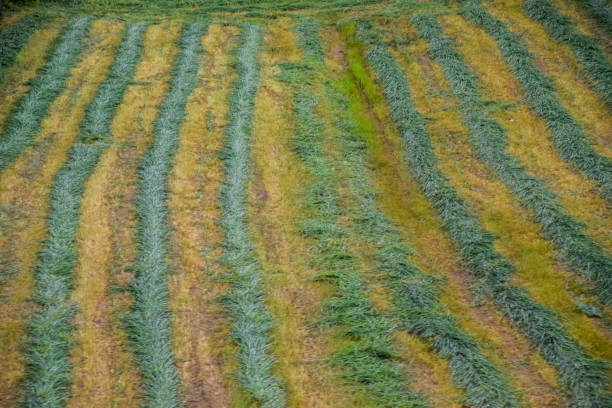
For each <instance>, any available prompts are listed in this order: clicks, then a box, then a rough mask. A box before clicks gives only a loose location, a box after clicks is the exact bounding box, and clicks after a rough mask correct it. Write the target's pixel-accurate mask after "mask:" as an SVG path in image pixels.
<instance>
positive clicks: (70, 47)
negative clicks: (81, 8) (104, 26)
mask: <svg viewBox="0 0 612 408" xmlns="http://www.w3.org/2000/svg"><path fill="white" fill-rule="evenodd" d="M90 24H91V18H90V17H83V16H79V17H72V18H71V19H70V20H69V21H68V24H67V25H66V27H65V28H64V30H63V31H62V33H61V34H60V36H59V37H58V38H57V40H56V41H55V45H54V46H53V47H52V48H51V50H50V51H49V53H48V55H47V62H46V63H45V65H44V66H43V67H41V68H40V69H39V70H38V75H37V76H36V78H34V80H33V81H32V85H31V86H30V89H28V91H27V93H26V94H25V95H24V96H23V97H22V98H21V99H20V100H19V102H17V105H16V106H15V107H14V109H13V111H12V112H11V115H10V116H9V117H8V118H7V119H6V121H5V123H4V128H3V129H2V135H1V136H0V171H2V170H3V169H4V168H5V167H6V166H8V165H9V164H10V163H11V162H13V161H14V160H15V159H16V158H17V157H18V156H19V154H20V153H21V152H22V151H23V149H25V148H26V147H27V146H29V145H30V144H31V143H32V140H33V139H34V138H35V137H36V134H37V133H38V131H39V130H40V124H41V122H42V120H43V119H44V117H45V116H46V114H47V112H48V110H49V105H51V102H53V100H54V99H55V98H56V97H57V96H58V95H59V94H60V93H61V91H62V90H63V89H64V88H65V86H66V79H67V78H68V76H69V75H70V68H72V67H73V66H74V64H75V63H76V62H77V55H78V54H79V52H81V50H82V49H83V45H84V41H83V39H84V38H85V36H86V34H87V32H88V30H89V26H90Z"/></svg>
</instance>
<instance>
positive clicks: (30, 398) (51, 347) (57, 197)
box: [23, 25, 143, 407]
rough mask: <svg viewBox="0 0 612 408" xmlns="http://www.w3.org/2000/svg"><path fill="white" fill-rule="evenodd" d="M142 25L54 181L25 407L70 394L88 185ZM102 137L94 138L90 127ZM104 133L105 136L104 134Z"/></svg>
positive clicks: (55, 402) (56, 402) (130, 31)
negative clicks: (75, 288)
mask: <svg viewBox="0 0 612 408" xmlns="http://www.w3.org/2000/svg"><path fill="white" fill-rule="evenodd" d="M142 31H143V26H140V25H133V26H129V27H128V28H127V29H126V31H125V35H124V38H123V42H122V43H121V45H120V46H119V47H118V49H117V53H116V57H115V60H114V61H113V64H112V65H111V67H110V70H109V74H108V79H107V80H106V81H105V82H103V83H102V84H101V85H100V86H99V88H98V90H97V92H96V95H95V97H94V99H93V101H92V102H91V103H90V104H89V106H88V107H87V109H86V116H85V119H84V121H83V123H82V126H81V131H80V134H79V139H78V143H77V144H75V145H74V146H73V147H72V149H71V150H70V152H69V154H68V160H67V162H66V163H65V164H64V166H63V167H62V168H61V169H60V170H59V172H58V173H57V175H56V176H55V180H54V181H53V185H52V188H51V194H50V212H49V220H48V236H47V238H46V240H45V242H44V243H43V249H42V251H41V253H40V263H39V265H38V267H37V269H36V279H37V282H36V290H35V295H34V300H35V301H36V303H37V304H38V305H39V306H40V310H39V311H37V312H36V313H35V314H34V315H33V316H32V318H31V320H30V324H29V326H28V341H27V359H28V369H27V373H26V381H25V390H26V391H25V397H24V402H23V404H24V406H29V407H30V406H32V407H33V406H49V407H54V406H62V405H63V404H64V402H65V400H66V399H67V398H68V396H69V393H68V388H69V375H70V370H71V365H70V362H69V360H68V352H69V347H70V334H71V332H72V329H73V325H72V322H71V319H72V317H73V315H74V313H75V305H74V303H73V302H72V301H71V300H70V293H71V289H72V274H73V269H74V265H75V263H76V258H77V253H76V250H75V248H74V240H75V234H76V229H77V227H78V220H79V210H80V205H81V196H82V193H83V190H84V184H85V181H86V180H87V178H88V177H89V175H90V174H91V172H92V171H93V169H94V168H95V166H96V164H97V162H98V159H99V155H100V152H101V150H102V149H103V148H104V146H105V144H106V143H104V142H107V140H108V129H109V126H110V122H111V119H112V114H113V112H114V108H115V107H116V104H117V102H119V101H120V100H121V97H122V95H123V91H124V90H125V86H126V85H127V81H128V79H127V78H125V77H123V75H126V74H127V75H128V78H129V77H131V75H130V74H131V71H133V67H134V66H135V64H136V61H137V59H138V55H139V54H138V52H137V50H138V47H139V44H140V40H141V37H142ZM94 131H95V132H99V133H96V135H97V137H98V138H104V142H102V141H100V140H99V139H98V141H97V142H96V141H92V140H91V132H94ZM101 135H104V136H101Z"/></svg>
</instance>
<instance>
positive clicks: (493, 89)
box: [440, 16, 612, 251]
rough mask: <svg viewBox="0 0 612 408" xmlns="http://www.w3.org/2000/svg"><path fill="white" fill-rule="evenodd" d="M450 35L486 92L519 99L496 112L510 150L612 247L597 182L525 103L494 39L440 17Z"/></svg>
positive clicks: (610, 221) (504, 99)
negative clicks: (570, 160) (565, 156)
mask: <svg viewBox="0 0 612 408" xmlns="http://www.w3.org/2000/svg"><path fill="white" fill-rule="evenodd" d="M440 22H441V23H442V24H443V26H444V31H445V34H446V35H448V36H450V37H451V38H454V39H455V40H456V45H457V51H458V52H459V53H460V54H461V55H462V57H463V60H464V61H465V62H466V64H468V65H469V67H470V68H471V70H472V72H474V73H475V74H476V75H477V77H478V80H479V83H480V85H481V89H482V91H483V96H484V97H485V98H486V99H488V100H492V101H497V102H505V103H512V104H514V106H513V107H511V108H508V109H501V110H499V111H497V112H494V113H493V114H492V115H491V117H492V118H493V119H495V120H497V121H499V122H500V124H501V125H502V126H503V127H504V128H505V129H506V134H507V138H508V147H507V151H508V153H510V154H513V155H514V156H515V157H516V158H518V159H519V161H520V163H521V164H522V165H523V166H525V168H526V169H527V170H528V171H529V172H530V173H532V174H533V175H534V176H536V177H540V178H542V179H544V180H546V181H547V182H548V183H549V186H550V187H551V189H552V190H553V191H554V192H555V193H557V195H558V199H559V202H560V203H561V204H562V205H563V206H564V208H565V209H566V211H567V212H568V214H570V215H572V216H573V217H575V218H576V219H578V220H579V221H582V222H584V223H585V224H586V225H587V229H586V233H587V234H589V235H591V236H592V237H593V238H594V239H595V240H596V241H598V242H599V243H600V244H601V245H602V246H603V247H604V248H605V249H606V250H608V251H612V236H611V235H610V231H612V219H610V218H609V216H608V210H607V204H606V202H605V200H603V199H602V198H601V196H600V195H599V193H598V190H597V186H596V185H595V184H594V183H593V182H592V181H591V180H588V179H585V178H584V177H582V176H581V175H580V174H579V172H578V171H576V170H575V169H574V168H573V167H572V166H571V165H569V164H567V163H566V162H564V161H563V160H562V159H561V158H560V157H559V156H558V154H556V148H555V147H554V145H553V142H552V136H551V134H550V132H549V131H548V130H547V129H546V124H545V122H544V121H542V120H541V119H539V118H538V116H537V115H536V114H535V113H534V112H533V111H532V110H531V109H530V108H529V106H528V105H526V104H525V103H524V102H523V100H524V99H523V98H524V94H523V91H522V88H521V86H520V84H519V83H518V81H517V79H516V78H515V77H514V76H513V75H512V73H511V72H510V71H509V70H508V67H507V65H506V64H505V62H504V61H503V59H502V56H501V54H500V53H499V50H498V49H497V46H496V44H495V41H494V40H493V39H492V38H491V37H489V36H487V34H486V33H485V32H484V31H483V30H481V29H479V28H477V27H475V26H474V25H472V24H469V23H467V22H466V21H465V20H463V19H462V18H460V17H458V16H446V17H441V18H440Z"/></svg>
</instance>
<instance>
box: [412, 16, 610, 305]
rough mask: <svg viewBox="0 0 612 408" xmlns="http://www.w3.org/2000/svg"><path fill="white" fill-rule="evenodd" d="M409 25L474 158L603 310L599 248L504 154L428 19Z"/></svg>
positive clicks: (603, 262)
mask: <svg viewBox="0 0 612 408" xmlns="http://www.w3.org/2000/svg"><path fill="white" fill-rule="evenodd" d="M412 22H413V23H414V24H415V25H416V26H417V27H418V29H419V34H420V36H421V37H422V38H424V39H426V40H427V42H428V43H429V53H430V55H431V56H432V58H433V59H434V60H435V61H436V62H437V63H438V64H440V66H441V67H442V70H443V71H444V74H445V76H446V77H447V78H448V80H449V82H450V84H451V88H452V92H453V93H454V94H455V96H457V97H458V98H459V100H460V110H461V114H462V116H463V122H464V123H465V124H466V125H467V126H468V128H469V131H470V141H471V143H472V145H473V146H474V147H475V148H476V152H477V155H478V158H479V159H481V160H482V161H484V162H485V163H486V164H487V165H488V166H489V167H491V168H492V169H493V170H495V172H496V173H497V175H498V176H499V177H500V178H501V180H502V181H503V182H504V183H505V184H506V185H507V186H508V187H509V188H510V189H512V191H513V192H514V194H515V195H516V196H517V197H518V199H519V200H520V202H521V204H522V205H524V206H525V207H527V208H529V209H531V210H532V211H533V213H534V216H535V218H536V219H537V220H538V222H539V223H540V231H541V233H542V235H543V236H544V237H545V238H546V239H548V240H549V241H551V242H552V243H553V244H555V246H556V248H557V251H558V253H559V254H560V255H561V257H562V258H563V259H564V260H565V261H566V262H568V263H569V264H570V265H571V266H572V267H573V270H574V271H575V272H576V273H578V274H580V275H583V276H585V277H586V278H587V279H589V280H591V281H592V282H593V283H594V286H595V292H596V293H597V295H598V296H599V298H600V299H601V301H602V302H603V303H605V304H606V305H611V304H612V261H611V260H610V258H608V257H607V256H606V255H605V254H604V252H603V250H602V248H601V247H600V246H599V245H598V244H597V243H595V242H594V241H593V240H592V239H591V238H589V237H587V236H586V235H584V234H583V232H582V231H583V228H584V225H583V224H581V223H580V222H578V221H576V220H575V219H574V218H573V217H571V216H569V215H567V214H566V213H565V211H564V209H563V207H562V206H561V205H560V204H559V203H558V202H557V200H556V197H555V195H554V194H553V193H552V192H551V191H550V190H549V189H548V186H547V185H546V183H545V182H544V180H542V179H539V178H536V177H534V176H533V175H531V174H529V173H528V172H527V170H525V168H524V167H522V166H521V165H520V163H519V162H518V160H517V159H516V158H515V157H514V156H512V155H510V154H508V153H506V150H505V148H506V134H505V131H504V129H503V128H502V127H501V125H500V124H499V123H497V122H496V121H494V120H492V119H490V118H489V117H488V112H489V110H488V109H487V105H488V103H487V101H485V100H483V99H482V96H481V94H480V90H479V88H478V84H477V79H476V77H475V76H474V74H473V73H472V72H471V71H470V69H469V67H468V66H467V65H466V64H465V63H464V62H463V60H462V58H461V56H460V55H459V54H458V53H457V52H456V51H455V49H454V45H453V43H452V41H451V40H449V39H448V38H446V37H445V36H444V35H443V34H442V31H441V29H440V26H439V25H438V22H437V21H436V19H435V17H434V16H433V15H419V16H417V17H415V18H414V19H413V20H412ZM610 174H611V175H612V173H610Z"/></svg>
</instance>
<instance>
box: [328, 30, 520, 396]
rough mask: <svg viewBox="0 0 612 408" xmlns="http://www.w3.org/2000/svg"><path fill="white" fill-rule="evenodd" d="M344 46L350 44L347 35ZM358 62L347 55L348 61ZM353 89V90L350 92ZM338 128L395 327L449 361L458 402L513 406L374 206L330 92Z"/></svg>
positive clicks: (361, 145)
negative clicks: (461, 395) (462, 391)
mask: <svg viewBox="0 0 612 408" xmlns="http://www.w3.org/2000/svg"><path fill="white" fill-rule="evenodd" d="M347 41H348V42H349V46H351V47H356V46H357V44H355V42H354V40H353V39H352V38H347ZM357 64H360V62H359V61H357V60H355V61H353V60H352V58H351V57H350V56H349V66H350V67H355V66H356V65H357ZM356 91H357V90H356V89H355V90H354V91H353V92H356ZM335 102H336V106H337V108H336V109H338V110H339V111H340V112H342V114H341V115H338V117H339V119H338V120H337V123H336V127H337V128H338V129H339V138H338V142H339V143H341V145H342V146H343V147H344V154H343V158H344V160H345V163H347V164H348V166H350V168H351V172H350V174H351V176H350V178H349V180H348V182H349V183H350V185H351V191H352V193H353V200H355V201H356V202H357V203H358V208H359V210H360V211H356V212H355V213H354V214H350V217H351V218H353V219H354V220H355V221H356V222H357V233H358V234H359V235H360V236H362V237H364V238H365V239H366V240H368V241H369V242H370V243H371V244H373V245H375V247H376V252H375V254H374V258H375V259H376V262H377V265H376V267H377V270H378V271H380V272H382V274H381V275H382V279H383V280H384V281H385V282H386V284H387V287H388V288H389V290H390V291H391V293H392V301H393V305H394V309H393V311H394V314H393V316H394V317H395V318H397V320H398V321H399V322H400V324H399V326H400V327H401V328H403V329H404V330H407V331H408V332H410V333H412V334H415V335H417V336H419V337H420V338H421V339H422V340H423V341H424V342H426V343H427V344H428V345H429V346H430V347H432V348H433V349H434V350H435V351H436V353H438V354H439V355H440V356H441V357H443V358H445V359H447V360H449V367H450V370H451V373H452V377H453V381H454V382H455V383H456V384H457V385H459V386H460V387H463V388H464V389H465V396H464V401H463V402H464V404H466V405H467V406H470V407H483V408H484V407H491V406H495V407H516V406H518V404H517V399H516V396H515V392H514V391H513V390H511V389H510V388H509V386H508V383H507V380H506V379H505V378H504V376H503V375H502V374H501V373H500V372H499V371H498V370H497V368H495V367H494V366H493V365H492V364H491V363H490V362H489V361H488V360H487V359H486V358H485V357H484V356H483V355H482V353H481V351H480V347H479V345H478V343H477V342H476V341H475V340H474V339H473V338H472V337H470V336H469V335H468V334H466V333H464V332H463V331H461V330H460V329H459V328H458V327H457V323H456V322H455V320H454V319H453V318H452V317H451V316H450V314H449V312H448V310H446V309H445V307H444V306H442V305H441V304H440V303H439V300H438V288H437V282H436V279H435V277H432V276H430V275H426V274H425V273H423V272H422V271H421V270H420V269H418V268H417V267H416V266H415V265H413V264H412V263H411V261H410V259H409V257H410V256H411V255H413V253H412V251H411V249H410V247H409V246H408V244H407V243H406V242H404V241H403V240H402V238H401V236H400V234H399V231H398V230H397V229H396V228H395V227H394V226H393V225H392V223H391V221H390V220H389V219H388V218H387V217H386V216H385V215H384V214H383V213H382V212H381V211H380V209H379V208H378V204H377V198H376V194H375V193H374V191H373V189H372V186H371V183H370V181H369V178H370V177H371V175H370V174H369V170H368V166H367V165H366V163H365V161H364V160H365V158H364V151H365V143H366V141H365V140H364V135H363V134H362V133H361V131H360V129H359V125H358V123H357V122H355V120H354V119H353V118H351V117H350V115H347V114H346V113H347V111H348V106H347V104H348V102H347V101H346V100H345V99H344V98H343V97H342V96H341V95H337V96H336V101H335Z"/></svg>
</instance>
